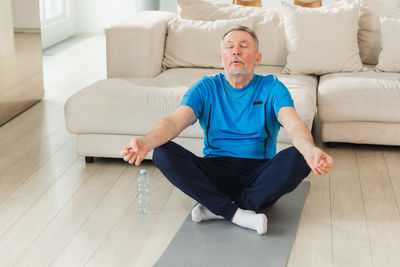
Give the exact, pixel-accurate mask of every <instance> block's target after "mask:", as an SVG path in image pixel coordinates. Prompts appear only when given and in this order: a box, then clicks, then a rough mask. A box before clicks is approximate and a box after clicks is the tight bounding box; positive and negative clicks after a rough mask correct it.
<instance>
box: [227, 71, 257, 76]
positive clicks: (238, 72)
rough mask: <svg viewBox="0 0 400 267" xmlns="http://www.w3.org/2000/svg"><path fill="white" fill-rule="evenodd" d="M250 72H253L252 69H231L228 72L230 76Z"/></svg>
mask: <svg viewBox="0 0 400 267" xmlns="http://www.w3.org/2000/svg"><path fill="white" fill-rule="evenodd" d="M250 73H251V71H246V70H232V71H229V72H228V73H227V74H228V75H229V76H236V75H243V76H246V75H249V74H250Z"/></svg>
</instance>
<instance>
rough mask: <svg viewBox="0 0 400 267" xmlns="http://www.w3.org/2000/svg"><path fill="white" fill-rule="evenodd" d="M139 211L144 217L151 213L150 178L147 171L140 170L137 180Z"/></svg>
mask: <svg viewBox="0 0 400 267" xmlns="http://www.w3.org/2000/svg"><path fill="white" fill-rule="evenodd" d="M137 211H138V213H139V214H142V215H146V214H149V211H150V176H149V175H148V174H147V171H146V170H140V173H139V177H138V178H137Z"/></svg>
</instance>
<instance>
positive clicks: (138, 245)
mask: <svg viewBox="0 0 400 267" xmlns="http://www.w3.org/2000/svg"><path fill="white" fill-rule="evenodd" d="M148 164H150V165H148V166H150V168H149V169H151V174H150V175H151V208H150V216H149V218H148V219H147V220H148V222H149V223H151V224H152V225H153V224H154V223H156V221H157V223H158V217H159V215H160V211H161V210H163V209H164V206H165V205H166V202H167V200H168V199H169V197H170V195H171V191H172V189H173V188H172V185H171V184H170V183H169V181H168V180H167V179H166V178H164V176H163V175H162V174H161V172H160V171H159V170H158V169H157V168H156V167H154V165H153V164H151V163H148ZM136 205H137V202H136V201H135V202H134V205H133V207H131V209H130V210H129V212H128V213H127V214H125V215H124V216H123V218H122V219H121V220H120V222H119V223H118V224H117V225H116V227H115V228H114V229H113V231H112V232H111V233H110V235H109V236H108V237H107V239H105V241H104V242H103V243H102V245H101V246H100V247H99V249H98V250H97V251H96V253H95V255H94V256H93V258H91V259H90V261H89V262H88V266H134V265H135V262H136V260H137V258H138V255H139V254H140V251H141V250H142V249H143V245H144V244H145V243H146V240H148V238H149V237H148V235H149V234H150V232H152V229H151V228H148V227H146V228H145V229H144V231H145V233H146V234H147V235H144V234H143V233H140V234H138V233H137V230H134V229H129V227H135V226H134V225H132V223H136V222H137V220H144V219H142V218H140V217H146V216H140V215H137V214H134V213H135V212H136ZM155 215H156V216H155ZM127 216H128V217H129V218H131V217H133V218H134V219H129V218H126V217H127ZM138 217H139V218H138ZM124 232H125V233H126V232H129V233H130V234H129V237H130V239H128V240H127V238H126V237H125V236H124V235H123V234H121V233H124ZM116 255H118V256H116Z"/></svg>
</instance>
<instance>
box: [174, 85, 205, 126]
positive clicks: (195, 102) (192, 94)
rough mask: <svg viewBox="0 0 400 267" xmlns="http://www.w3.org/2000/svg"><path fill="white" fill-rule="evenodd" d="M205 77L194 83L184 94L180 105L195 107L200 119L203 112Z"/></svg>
mask: <svg viewBox="0 0 400 267" xmlns="http://www.w3.org/2000/svg"><path fill="white" fill-rule="evenodd" d="M203 83H204V81H203V79H202V80H200V81H198V82H197V83H195V84H194V85H192V86H191V87H190V88H189V89H188V90H187V91H186V93H185V95H184V96H183V99H182V102H181V104H180V105H179V106H188V107H190V108H192V109H193V111H194V114H195V115H196V119H199V118H200V117H201V115H202V114H203V102H204V98H203V96H202V94H201V92H202V88H203V87H204V84H203Z"/></svg>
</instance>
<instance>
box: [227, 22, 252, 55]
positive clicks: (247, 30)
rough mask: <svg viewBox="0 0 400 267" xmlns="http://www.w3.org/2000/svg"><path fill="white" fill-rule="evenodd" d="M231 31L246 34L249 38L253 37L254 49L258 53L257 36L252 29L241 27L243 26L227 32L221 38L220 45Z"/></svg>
mask: <svg viewBox="0 0 400 267" xmlns="http://www.w3.org/2000/svg"><path fill="white" fill-rule="evenodd" d="M233 31H243V32H247V33H248V34H250V35H251V37H253V39H254V41H255V42H256V49H257V51H258V37H257V34H256V33H255V32H254V31H253V30H252V29H250V28H249V27H247V26H243V25H240V26H236V27H234V28H232V29H230V30H229V31H227V32H226V33H225V34H224V35H223V36H222V40H221V43H222V42H223V41H224V39H225V37H226V36H227V35H228V34H229V33H230V32H233Z"/></svg>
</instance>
